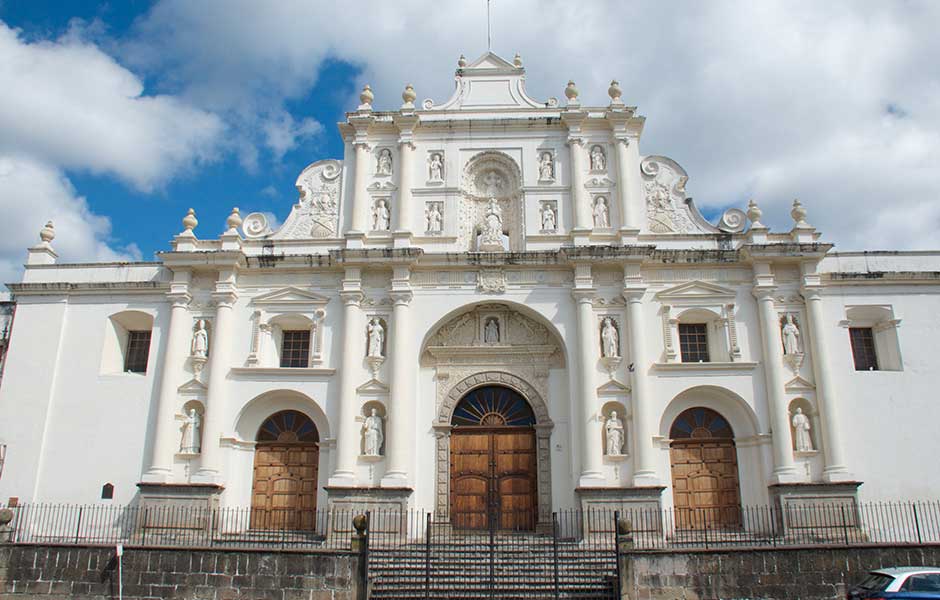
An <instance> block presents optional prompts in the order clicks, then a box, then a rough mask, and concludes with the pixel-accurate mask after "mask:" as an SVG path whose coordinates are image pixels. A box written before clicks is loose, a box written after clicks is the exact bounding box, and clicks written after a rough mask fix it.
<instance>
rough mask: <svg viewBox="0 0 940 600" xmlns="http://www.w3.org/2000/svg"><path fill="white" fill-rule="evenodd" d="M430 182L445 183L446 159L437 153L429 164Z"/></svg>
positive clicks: (432, 156)
mask: <svg viewBox="0 0 940 600" xmlns="http://www.w3.org/2000/svg"><path fill="white" fill-rule="evenodd" d="M428 175H429V176H428V181H444V159H443V158H442V157H441V155H440V154H438V153H437V152H435V153H434V154H432V155H431V160H430V162H429V163H428Z"/></svg>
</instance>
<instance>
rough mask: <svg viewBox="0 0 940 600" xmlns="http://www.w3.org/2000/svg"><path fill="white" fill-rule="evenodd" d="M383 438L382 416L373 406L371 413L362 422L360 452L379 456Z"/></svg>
mask: <svg viewBox="0 0 940 600" xmlns="http://www.w3.org/2000/svg"><path fill="white" fill-rule="evenodd" d="M384 439H385V436H384V435H383V434H382V417H380V416H379V414H378V411H377V410H376V409H374V408H373V409H372V413H371V414H370V415H369V416H368V417H366V420H365V422H364V423H363V424H362V453H363V454H365V455H366V456H380V455H381V452H380V451H381V449H382V441H383V440H384Z"/></svg>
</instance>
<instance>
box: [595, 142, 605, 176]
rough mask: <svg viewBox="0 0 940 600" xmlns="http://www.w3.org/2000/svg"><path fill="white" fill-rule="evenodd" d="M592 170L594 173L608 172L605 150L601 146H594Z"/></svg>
mask: <svg viewBox="0 0 940 600" xmlns="http://www.w3.org/2000/svg"><path fill="white" fill-rule="evenodd" d="M591 170H592V171H606V170H607V157H606V156H604V149H603V148H601V147H600V146H594V147H593V148H591Z"/></svg>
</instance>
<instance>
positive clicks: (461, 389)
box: [434, 370, 555, 524]
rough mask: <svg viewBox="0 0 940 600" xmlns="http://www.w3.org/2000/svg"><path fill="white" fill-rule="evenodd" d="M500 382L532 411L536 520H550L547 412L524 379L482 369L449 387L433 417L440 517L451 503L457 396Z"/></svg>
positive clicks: (550, 431) (542, 522)
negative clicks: (534, 447) (452, 437)
mask: <svg viewBox="0 0 940 600" xmlns="http://www.w3.org/2000/svg"><path fill="white" fill-rule="evenodd" d="M490 385H500V386H505V387H508V388H510V389H512V390H515V391H516V392H518V393H519V394H521V395H522V396H523V398H525V399H526V401H527V402H528V403H529V406H530V407H532V412H534V413H535V420H536V423H535V437H536V461H537V465H538V469H537V494H538V508H539V514H538V522H539V523H540V524H544V523H548V522H550V521H551V515H552V466H551V435H552V428H553V427H554V426H555V424H554V423H552V420H551V419H550V418H549V416H548V406H546V404H545V401H544V400H543V398H542V395H541V394H539V392H538V391H537V390H536V389H535V388H534V387H533V386H532V385H530V384H529V383H528V382H527V381H526V380H524V379H522V378H521V377H519V376H517V375H513V374H512V373H509V372H506V371H497V370H492V371H481V372H479V373H476V374H474V375H470V376H469V377H465V378H464V379H461V380H460V381H458V382H457V383H456V384H454V385H453V386H451V387H450V389H449V391H448V392H447V393H446V394H445V396H444V401H443V402H441V403H440V405H439V407H438V413H437V418H436V419H435V421H434V430H435V433H436V437H437V441H436V444H435V453H436V456H435V466H436V468H435V508H434V512H435V516H436V518H438V519H439V520H444V519H447V518H448V517H449V514H448V512H449V506H450V434H451V430H452V426H451V417H452V416H453V414H454V409H455V408H456V407H457V404H458V403H459V402H460V400H461V399H462V398H463V397H464V396H466V395H467V394H468V393H469V392H471V391H473V390H475V389H477V388H480V387H484V386H490Z"/></svg>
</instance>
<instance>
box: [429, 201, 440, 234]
mask: <svg viewBox="0 0 940 600" xmlns="http://www.w3.org/2000/svg"><path fill="white" fill-rule="evenodd" d="M424 218H425V220H426V221H427V227H428V228H427V232H428V233H440V232H441V230H443V228H444V215H442V214H441V208H440V202H428V207H427V210H425V211H424Z"/></svg>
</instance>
